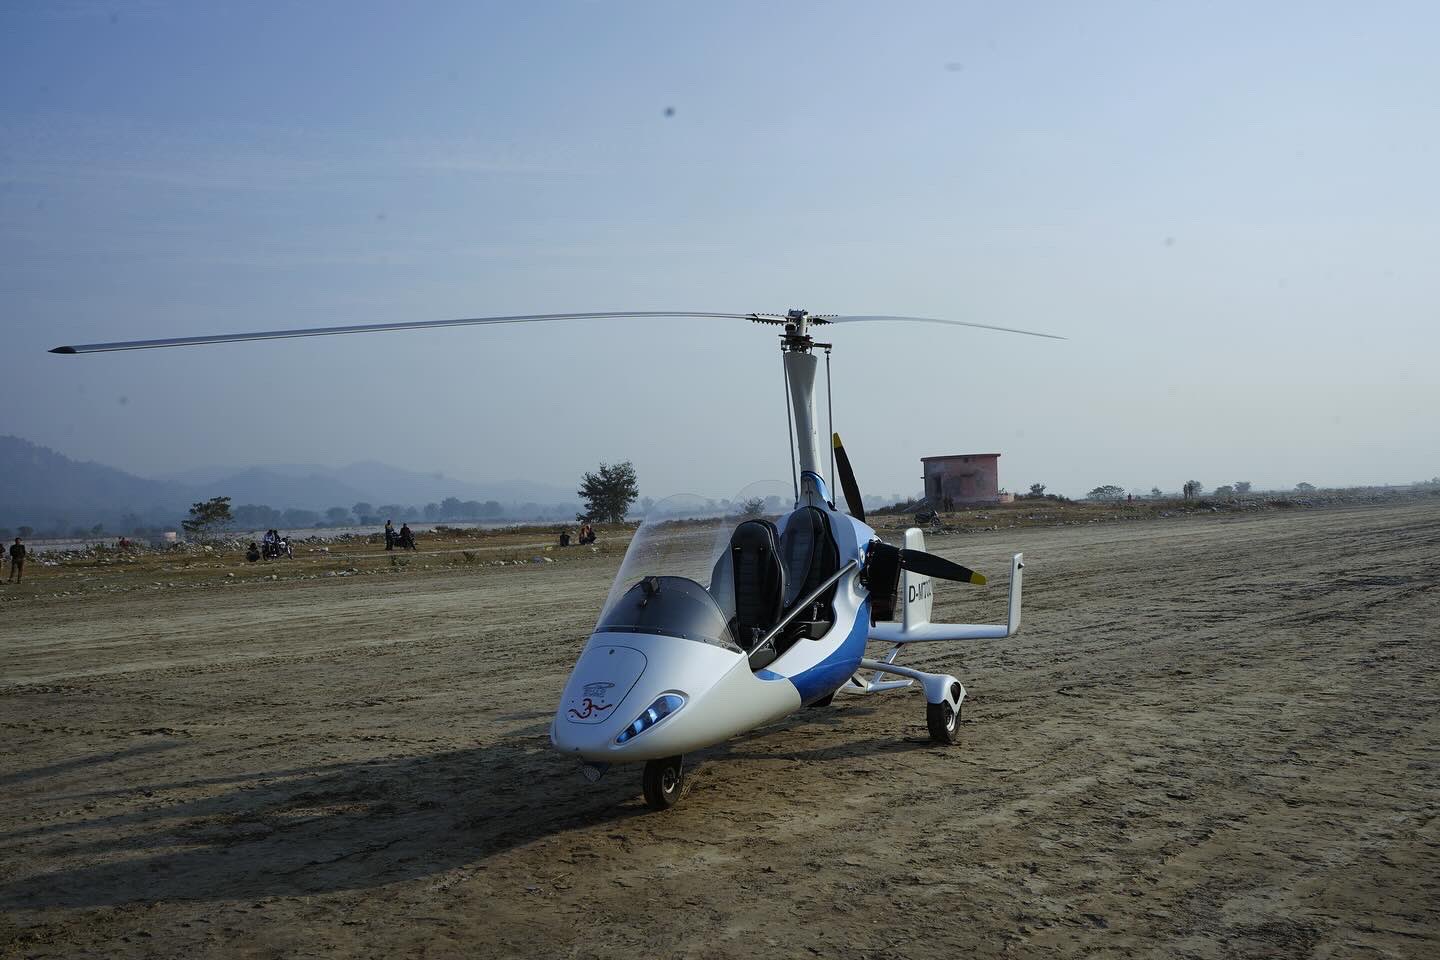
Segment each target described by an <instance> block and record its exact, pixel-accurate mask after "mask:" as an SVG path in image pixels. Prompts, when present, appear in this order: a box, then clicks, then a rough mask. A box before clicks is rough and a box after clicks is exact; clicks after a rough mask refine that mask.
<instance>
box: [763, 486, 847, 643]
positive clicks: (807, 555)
mask: <svg viewBox="0 0 1440 960" xmlns="http://www.w3.org/2000/svg"><path fill="white" fill-rule="evenodd" d="M780 561H782V563H783V564H785V612H786V613H789V610H791V607H793V606H795V604H796V603H799V602H801V600H804V599H805V597H808V596H809V594H811V592H812V590H815V587H818V586H819V584H822V583H825V580H827V579H828V577H831V576H834V573H835V571H837V570H840V547H838V545H837V544H835V537H834V534H831V531H829V517H827V515H825V511H822V510H818V508H815V507H801V508H799V510H796V511H795V512H793V514H791V518H789V521H788V522H786V524H785V533H783V534H780ZM834 599H835V587H834V586H831V587H829V589H828V590H825V592H824V593H822V594H819V596H818V597H816V599H815V600H814V602H812V603H811V609H809V610H805V612H802V613H799V615H796V617H795V619H793V620H791V626H789V628H788V629H786V630H785V636H782V638H778V643H776V646H778V652H779V653H783V652H785V651H788V649H789V648H791V646H792V645H793V643H795V640H798V639H801V638H802V636H808V638H821V636H824V635H825V633H827V632H828V630H829V628H831V625H832V623H834V622H835V612H834V609H832V607H831V603H832V602H834Z"/></svg>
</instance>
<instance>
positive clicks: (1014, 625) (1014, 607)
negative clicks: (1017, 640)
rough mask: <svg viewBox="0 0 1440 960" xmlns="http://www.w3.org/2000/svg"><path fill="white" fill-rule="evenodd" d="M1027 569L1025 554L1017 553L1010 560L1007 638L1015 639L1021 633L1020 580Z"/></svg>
mask: <svg viewBox="0 0 1440 960" xmlns="http://www.w3.org/2000/svg"><path fill="white" fill-rule="evenodd" d="M1024 569H1025V554H1023V553H1017V554H1015V556H1014V557H1012V558H1011V559H1010V613H1009V615H1008V616H1007V617H1006V619H1007V620H1008V621H1009V622H1008V623H1007V624H1006V625H1005V626H1006V631H1005V636H1007V637H1013V636H1015V634H1017V633H1019V632H1020V578H1021V576H1023V574H1022V573H1021V571H1023V570H1024Z"/></svg>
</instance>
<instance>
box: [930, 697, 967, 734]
mask: <svg viewBox="0 0 1440 960" xmlns="http://www.w3.org/2000/svg"><path fill="white" fill-rule="evenodd" d="M925 725H926V726H927V727H929V728H930V739H931V740H933V741H935V742H936V743H954V742H955V741H956V740H959V739H960V714H958V713H956V712H955V711H954V710H951V709H950V704H948V703H945V702H943V701H942V702H940V703H928V704H926V705H925Z"/></svg>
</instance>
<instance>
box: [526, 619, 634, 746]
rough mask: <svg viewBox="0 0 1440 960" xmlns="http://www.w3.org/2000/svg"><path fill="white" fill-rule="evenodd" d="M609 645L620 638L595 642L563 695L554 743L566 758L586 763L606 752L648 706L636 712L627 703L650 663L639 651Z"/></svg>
mask: <svg viewBox="0 0 1440 960" xmlns="http://www.w3.org/2000/svg"><path fill="white" fill-rule="evenodd" d="M622 636H623V635H622ZM607 639H610V640H619V639H621V637H616V636H615V635H611V636H609V637H608V638H607V637H604V636H595V637H591V638H590V643H589V644H588V645H587V646H586V647H585V652H584V653H582V654H581V655H580V660H579V661H578V662H577V663H576V664H575V669H574V670H573V671H572V672H571V674H570V680H569V682H568V683H566V684H565V692H564V693H563V694H561V695H560V706H559V708H558V709H557V710H556V711H555V722H554V724H553V725H552V727H551V734H550V738H551V740H553V741H554V743H555V746H556V747H558V748H560V749H561V750H564V751H566V752H575V753H579V754H581V755H582V756H586V757H589V756H592V755H594V754H597V753H600V752H603V751H604V750H605V748H606V746H607V745H608V744H609V743H610V741H612V740H613V739H614V738H615V737H616V736H617V735H618V734H619V733H620V731H621V730H622V729H624V727H625V726H626V724H628V723H629V722H630V720H631V719H632V718H631V717H630V716H629V714H630V713H634V712H636V711H637V710H639V709H640V707H643V706H644V704H641V705H640V707H632V705H630V704H626V698H627V697H628V696H629V695H630V691H631V690H633V689H634V687H635V684H636V683H638V682H639V680H640V677H641V676H642V675H644V673H645V667H646V665H647V663H648V662H649V661H648V660H647V658H646V656H645V654H644V653H643V652H642V651H640V650H638V649H636V648H635V647H633V646H626V645H624V644H623V643H607V642H605V641H606V640H607ZM622 704H625V706H624V707H623V708H622V706H621V705H622Z"/></svg>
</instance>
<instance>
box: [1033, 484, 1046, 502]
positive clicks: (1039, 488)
mask: <svg viewBox="0 0 1440 960" xmlns="http://www.w3.org/2000/svg"><path fill="white" fill-rule="evenodd" d="M1043 496H1045V484H1043V483H1032V484H1030V497H1031V499H1033V500H1039V499H1040V498H1041V497H1043Z"/></svg>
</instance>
